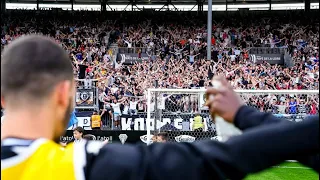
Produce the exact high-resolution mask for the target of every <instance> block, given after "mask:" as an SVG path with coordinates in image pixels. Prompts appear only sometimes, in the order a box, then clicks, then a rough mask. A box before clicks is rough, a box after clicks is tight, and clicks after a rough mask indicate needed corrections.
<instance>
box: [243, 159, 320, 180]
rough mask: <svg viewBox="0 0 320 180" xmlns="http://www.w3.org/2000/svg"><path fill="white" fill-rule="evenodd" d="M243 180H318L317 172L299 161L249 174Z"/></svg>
mask: <svg viewBox="0 0 320 180" xmlns="http://www.w3.org/2000/svg"><path fill="white" fill-rule="evenodd" d="M245 180H319V174H318V173H316V172H315V171H313V170H312V169H310V168H307V167H305V166H303V165H301V164H299V163H294V162H286V163H283V164H281V165H279V166H275V167H273V168H270V169H267V170H265V171H262V172H260V173H257V174H252V175H249V176H247V177H246V178H245Z"/></svg>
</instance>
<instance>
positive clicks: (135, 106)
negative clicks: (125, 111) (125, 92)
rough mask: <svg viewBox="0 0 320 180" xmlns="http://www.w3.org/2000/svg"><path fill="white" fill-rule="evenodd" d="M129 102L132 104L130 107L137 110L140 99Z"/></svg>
mask: <svg viewBox="0 0 320 180" xmlns="http://www.w3.org/2000/svg"><path fill="white" fill-rule="evenodd" d="M129 104H130V109H133V110H136V109H137V104H138V101H130V102H129Z"/></svg>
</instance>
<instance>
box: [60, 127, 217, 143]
mask: <svg viewBox="0 0 320 180" xmlns="http://www.w3.org/2000/svg"><path fill="white" fill-rule="evenodd" d="M164 132H167V133H168V138H169V139H168V140H169V141H172V142H193V141H196V140H205V139H207V140H209V139H211V140H215V139H216V136H215V135H214V133H212V132H196V133H195V132H193V131H164ZM84 134H91V135H93V136H94V140H96V141H102V142H103V141H105V140H108V141H109V143H122V144H126V143H131V144H145V143H147V131H101V130H90V131H85V133H84ZM151 135H152V133H151ZM60 141H65V142H73V141H74V138H73V131H72V130H68V131H66V134H65V135H64V136H60Z"/></svg>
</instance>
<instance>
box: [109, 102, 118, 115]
mask: <svg viewBox="0 0 320 180" xmlns="http://www.w3.org/2000/svg"><path fill="white" fill-rule="evenodd" d="M110 105H111V106H112V108H113V112H114V113H117V114H121V111H120V103H116V104H115V103H111V104H110Z"/></svg>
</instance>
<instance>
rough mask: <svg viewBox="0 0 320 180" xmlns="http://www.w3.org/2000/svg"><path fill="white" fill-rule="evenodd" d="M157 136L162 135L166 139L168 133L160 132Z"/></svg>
mask: <svg viewBox="0 0 320 180" xmlns="http://www.w3.org/2000/svg"><path fill="white" fill-rule="evenodd" d="M157 136H158V137H161V138H162V139H164V140H166V141H167V140H168V133H166V132H160V133H158V134H157Z"/></svg>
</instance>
